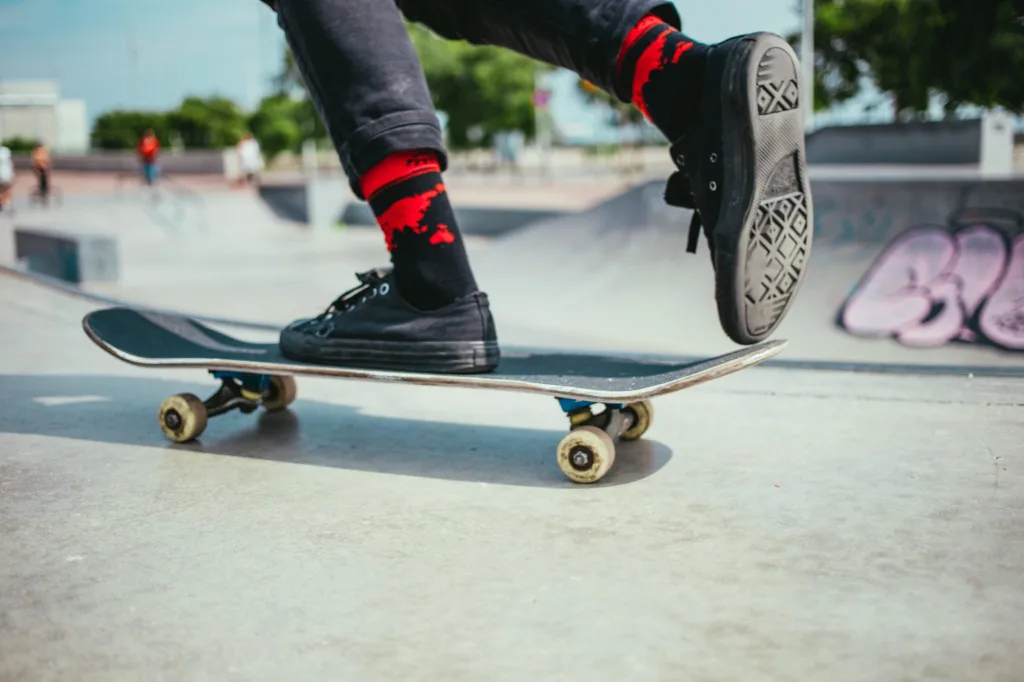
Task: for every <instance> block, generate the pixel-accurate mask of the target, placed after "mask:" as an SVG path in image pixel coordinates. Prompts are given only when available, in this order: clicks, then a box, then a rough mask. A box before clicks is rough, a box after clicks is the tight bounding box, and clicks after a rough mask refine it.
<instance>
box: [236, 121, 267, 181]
mask: <svg viewBox="0 0 1024 682" xmlns="http://www.w3.org/2000/svg"><path fill="white" fill-rule="evenodd" d="M237 151H238V164H239V168H240V169H241V184H243V185H245V184H248V185H252V184H255V183H256V181H257V180H258V179H259V176H260V171H262V170H263V154H262V153H261V152H260V143H259V142H257V141H256V138H254V137H253V136H252V133H251V132H248V131H246V133H245V135H243V136H242V139H241V140H239V141H238V146H237Z"/></svg>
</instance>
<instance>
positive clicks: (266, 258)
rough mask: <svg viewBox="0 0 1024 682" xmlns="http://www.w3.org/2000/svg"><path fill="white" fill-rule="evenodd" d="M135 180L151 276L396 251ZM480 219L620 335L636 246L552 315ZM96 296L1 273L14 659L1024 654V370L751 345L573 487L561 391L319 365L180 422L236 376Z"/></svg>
mask: <svg viewBox="0 0 1024 682" xmlns="http://www.w3.org/2000/svg"><path fill="white" fill-rule="evenodd" d="M122 209H123V211H124V212H123V213H121V214H118V215H119V216H120V218H121V219H123V220H122V221H121V222H119V223H118V226H117V228H116V229H117V230H119V232H118V234H120V235H122V236H123V238H122V239H121V244H122V247H123V250H122V253H123V254H124V255H125V261H124V270H123V272H124V280H123V281H122V282H121V283H120V284H119V285H117V286H114V287H109V288H108V291H107V293H110V294H116V295H120V296H125V297H129V298H131V299H132V300H135V301H140V302H148V303H152V304H157V305H168V304H170V305H171V307H176V308H179V309H188V310H197V309H202V311H203V312H207V313H208V314H215V315H219V316H221V317H234V318H242V319H266V320H278V319H281V318H282V317H283V318H288V317H289V316H291V315H292V314H296V315H299V314H308V313H309V312H310V307H311V306H312V307H313V308H319V307H320V306H322V305H326V304H327V303H328V302H329V301H330V298H331V297H332V296H333V295H336V293H337V292H338V290H339V285H340V284H344V285H348V283H349V282H351V272H352V271H353V270H352V269H353V268H354V267H356V266H357V265H361V266H363V267H367V266H369V265H372V264H375V263H377V262H379V256H380V243H379V241H378V240H379V234H378V233H375V232H374V231H372V230H369V231H360V230H350V231H348V232H345V233H343V234H339V235H327V236H323V235H321V236H315V235H308V234H307V235H301V234H297V233H294V232H288V231H286V228H284V227H283V226H280V225H277V224H275V223H273V222H260V221H259V220H258V219H257V218H258V216H257V215H256V213H252V214H244V213H238V212H239V211H243V210H251V211H255V209H252V208H251V207H250V208H249V209H245V208H244V206H242V205H241V204H238V205H235V204H231V203H230V202H228V201H227V200H225V203H223V204H217V203H216V202H214V203H210V204H207V212H206V216H207V217H208V218H210V220H209V224H210V225H212V229H210V230H208V231H206V232H203V231H202V230H200V229H198V227H197V229H195V230H194V231H193V230H192V229H191V227H187V228H186V227H182V225H184V223H182V224H180V225H179V228H181V229H180V230H178V231H177V232H168V233H166V234H163V233H160V232H159V231H152V232H145V231H142V228H141V227H140V232H139V233H137V234H135V235H134V236H131V235H132V233H131V232H130V229H131V225H132V224H133V221H135V220H136V218H138V219H139V220H141V219H142V217H144V215H143V214H142V213H139V214H136V213H133V211H136V210H137V208H135V207H133V205H132V204H130V203H129V204H125V205H124V206H123V207H122ZM77 210H79V211H80V214H79V215H82V216H85V217H89V216H90V215H92V214H90V213H89V211H90V210H91V209H88V207H86V206H81V207H79V209H77ZM96 210H97V211H99V209H96ZM99 215H100V214H99V213H96V214H95V216H94V217H97V218H98V217H99ZM228 215H240V216H243V217H244V216H250V217H248V218H245V219H240V220H237V221H226V220H225V219H224V217H225V216H228ZM147 225H149V224H147ZM151 228H152V225H149V228H147V229H151ZM229 247H232V248H235V249H236V251H235V252H234V253H236V254H237V255H236V258H235V259H234V260H230V261H227V262H223V269H222V270H214V269H212V268H211V267H210V266H211V263H213V262H214V259H215V258H216V257H217V254H226V253H228V249H229ZM470 247H471V249H472V251H473V253H474V255H475V256H476V255H479V262H480V263H481V264H482V268H481V270H482V273H483V274H482V275H481V278H485V282H487V283H488V286H489V287H490V285H491V284H493V288H494V289H495V290H496V291H497V292H498V295H497V300H498V301H499V302H500V303H501V304H502V305H503V306H504V310H508V311H509V313H508V315H507V319H508V322H507V323H506V324H504V326H503V327H501V331H502V335H503V339H504V340H506V341H507V342H508V343H528V344H539V345H543V344H549V345H551V344H556V345H566V346H569V345H573V346H585V345H586V344H587V343H588V342H589V343H591V344H595V345H596V344H598V343H599V342H601V343H603V342H604V341H609V342H611V341H617V342H619V343H620V344H622V343H625V338H624V337H623V334H624V332H623V331H621V330H619V331H616V332H614V333H609V334H607V335H606V336H605V337H601V336H600V334H598V335H597V336H596V337H595V335H594V334H595V332H594V330H598V332H600V330H602V329H604V328H605V327H612V326H613V325H610V324H605V323H604V322H602V321H601V320H602V319H605V318H602V317H601V315H602V314H604V315H605V316H606V317H607V315H608V313H607V311H608V310H613V311H614V310H616V309H617V307H621V306H622V305H623V304H624V303H625V302H626V300H627V299H628V297H629V296H633V297H636V296H639V295H640V294H642V293H643V292H644V291H645V288H644V287H645V285H646V283H647V282H648V281H649V280H645V279H643V276H642V271H641V269H639V268H637V269H635V270H633V271H632V272H633V275H634V276H633V277H632V280H631V278H630V277H627V276H625V275H621V276H619V277H618V278H617V279H616V280H615V281H617V282H618V283H619V284H620V285H621V286H624V284H623V283H624V282H629V281H632V282H633V286H634V288H633V289H631V290H627V291H625V292H624V293H622V294H621V295H622V296H623V298H620V299H614V300H609V299H608V298H607V296H605V297H602V298H601V299H599V300H597V301H595V302H594V303H593V304H592V306H591V308H589V309H585V308H583V307H582V306H583V305H584V301H585V300H586V297H585V296H584V295H583V294H582V293H580V292H576V293H574V294H573V296H574V298H573V300H574V301H576V302H577V304H578V306H579V307H578V313H577V315H578V317H575V318H571V322H570V321H568V320H567V322H566V323H565V324H562V325H557V324H552V323H551V320H550V319H549V318H543V317H542V318H540V321H539V322H538V321H536V320H535V321H534V322H533V324H532V325H531V318H530V316H529V315H526V314H525V313H524V310H525V309H523V308H519V307H515V305H514V304H513V300H514V299H513V297H512V295H511V294H512V292H513V289H512V284H511V283H512V282H513V281H514V279H513V276H512V274H511V272H506V270H502V269H500V268H498V266H497V265H490V266H489V265H487V264H488V263H492V264H493V263H494V262H495V261H498V260H500V255H501V254H500V252H499V251H498V249H497V248H496V247H493V246H492V245H491V244H489V243H486V242H473V244H471V245H470ZM488 253H490V254H492V256H493V257H488V256H487V255H486V254H488ZM211 254H212V255H211ZM189 263H191V266H190V267H189ZM183 268H184V271H186V272H188V273H189V278H187V279H182V278H181V276H180V273H181V272H182V271H183ZM332 268H336V270H337V274H336V278H335V275H334V271H333V270H332ZM174 273H178V275H177V277H175V276H174ZM287 273H292V274H291V275H290V278H289V276H288V275H287ZM602 291H603V292H604V293H605V294H608V292H609V291H611V289H610V288H609V287H606V288H605V289H603V290H602ZM705 293H706V292H705ZM696 298H698V299H699V297H696ZM537 300H538V299H537V298H530V299H529V300H528V301H527V302H528V303H529V301H534V302H536V301H537ZM534 305H536V303H534ZM95 307H96V304H94V303H91V302H89V301H85V300H81V299H77V298H75V297H72V296H68V295H65V294H61V293H58V292H55V291H53V290H51V289H47V288H44V287H40V286H38V285H36V284H33V283H31V282H29V281H25V280H22V279H18V278H14V277H10V276H0V311H2V314H0V339H3V350H4V352H3V353H0V396H2V398H0V405H2V409H0V681H2V682H8V681H11V682H13V681H15V680H17V681H18V682H22V681H27V682H33V681H36V680H62V681H63V680H85V681H91V680H97V681H99V680H102V681H103V682H111V681H115V680H140V679H145V680H174V681H181V680H190V681H191V680H217V681H220V680H225V679H244V680H280V679H301V680H320V679H323V680H337V679H359V680H395V679H403V680H479V679H488V680H578V679H587V680H622V679H629V680H730V681H731V680H773V681H774V680H800V681H801V682H802V681H804V680H809V679H821V680H837V681H846V680H851V681H854V680H857V681H859V680H865V681H867V680H870V681H872V682H875V681H878V680H894V681H895V680H901V681H902V680H957V681H959V680H966V679H970V680H972V681H974V680H985V681H989V680H991V681H996V680H999V681H1003V680H1005V681H1007V682H1010V681H1017V680H1020V679H1022V678H1024V649H1022V648H1021V642H1022V641H1024V531H1022V527H1024V526H1022V521H1024V476H1022V473H1021V472H1022V466H1024V463H1022V458H1024V447H1022V445H1021V443H1024V383H1022V382H1021V380H1019V379H1010V378H1000V377H988V376H974V377H971V376H966V375H962V376H957V375H955V374H950V375H934V376H923V375H914V374H904V375H889V374H872V373H854V372H832V371H822V370H818V371H806V370H794V369H782V368H767V367H759V368H754V369H751V370H749V371H745V372H740V373H738V374H735V375H732V376H729V377H726V378H723V379H721V380H718V381H713V382H711V383H708V384H704V385H701V386H699V387H695V388H694V389H693V390H688V391H682V392H680V393H677V394H673V395H670V396H666V397H663V398H661V399H659V400H657V401H656V407H657V417H656V422H655V424H654V426H653V428H652V429H651V431H650V432H649V433H648V436H647V438H646V439H645V440H643V441H641V442H637V443H632V444H628V445H623V446H621V447H620V451H619V453H620V454H619V458H618V462H617V464H616V468H615V469H614V470H613V471H612V473H611V474H610V475H609V476H608V477H607V478H606V479H605V480H604V481H603V482H602V483H600V484H598V485H595V486H578V485H573V484H571V483H569V482H568V481H566V480H565V479H564V477H563V476H562V474H561V473H560V472H559V470H558V468H557V466H556V464H555V461H554V447H555V444H556V443H557V442H558V440H559V438H560V437H561V435H562V434H563V433H564V431H565V429H566V423H565V419H564V417H563V416H562V415H561V413H560V411H559V410H558V409H557V406H556V405H555V404H554V401H549V400H547V399H544V398H539V397H536V396H530V395H521V394H514V393H497V392H481V391H472V390H465V389H446V388H433V387H412V386H399V385H389V384H385V383H381V384H377V383H365V382H345V381H337V380H328V379H309V380H302V381H300V385H299V391H300V398H299V400H298V401H297V402H296V403H295V404H294V405H293V406H292V408H291V409H290V410H289V411H287V412H284V413H281V414H277V415H269V414H261V413H258V414H255V415H249V416H246V415H241V414H238V413H232V414H229V415H225V416H222V417H217V418H214V419H213V420H212V421H211V423H210V426H209V428H208V429H207V431H206V433H205V434H204V436H203V438H202V440H201V442H198V443H193V444H187V445H173V444H171V443H169V442H168V441H166V440H165V439H164V437H163V435H162V434H161V432H160V430H159V427H158V426H157V420H156V410H157V406H158V405H159V403H160V401H161V400H162V399H163V398H165V397H166V396H168V395H170V394H173V393H178V392H184V391H190V392H195V393H198V394H205V393H207V392H211V391H212V389H213V388H214V383H213V382H212V380H210V379H209V378H208V377H207V376H206V375H205V374H204V373H202V372H194V371H187V370H146V369H141V368H136V367H132V366H128V365H125V364H122V363H120V362H118V361H116V360H115V359H113V358H112V357H110V356H108V355H107V354H105V353H104V352H102V351H101V350H100V349H98V348H96V347H95V346H94V345H93V344H92V343H91V342H90V341H89V340H88V339H87V338H86V337H85V335H84V334H83V333H82V331H81V327H80V320H81V317H82V316H83V315H84V314H85V313H86V312H88V311H89V310H91V309H93V308H95ZM602 311H604V312H602ZM637 314H639V313H637ZM666 316H667V315H666ZM630 319H631V324H636V323H635V322H633V321H632V320H633V318H630ZM636 319H639V318H636ZM583 321H588V324H589V327H583V328H580V326H579V325H580V324H582V322H583ZM655 324H657V323H655ZM228 331H232V332H234V333H238V334H239V335H242V336H249V337H253V338H256V337H257V336H258V335H259V334H258V332H254V331H251V330H245V331H238V330H228ZM642 335H643V330H642V329H640V328H637V327H635V326H634V333H633V336H632V339H633V346H634V349H636V350H645V348H636V346H643V345H644V344H645V343H646V341H645V340H643V337H642ZM684 341H686V339H680V340H679V342H680V343H679V345H684V343H683V342H684ZM656 343H660V344H662V346H661V347H655V344H656ZM701 343H705V341H704V340H702V341H701ZM708 343H709V344H710V341H708ZM667 345H668V342H667V341H666V339H665V338H661V339H660V340H657V339H655V341H653V342H652V343H651V344H650V345H649V347H648V348H646V349H647V350H665V347H666V346H667ZM619 347H622V346H621V345H620V346H619ZM714 349H715V350H722V351H724V350H728V348H720V344H719V345H715V346H714ZM677 350H678V351H679V352H686V351H687V348H678V349H677Z"/></svg>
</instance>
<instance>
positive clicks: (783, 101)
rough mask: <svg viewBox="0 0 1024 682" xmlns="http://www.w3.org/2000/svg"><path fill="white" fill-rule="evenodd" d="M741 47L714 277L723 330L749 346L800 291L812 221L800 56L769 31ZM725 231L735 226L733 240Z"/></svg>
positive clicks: (728, 77) (726, 103)
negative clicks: (737, 229) (747, 198)
mask: <svg viewBox="0 0 1024 682" xmlns="http://www.w3.org/2000/svg"><path fill="white" fill-rule="evenodd" d="M741 44H742V45H743V47H742V48H740V49H734V50H733V51H732V53H731V54H730V55H729V57H728V58H727V60H726V65H725V71H724V75H723V87H722V116H723V125H722V136H723V137H722V143H723V153H724V155H725V158H726V159H728V160H729V163H728V165H727V166H726V169H727V172H726V175H725V177H724V179H723V180H724V181H723V184H724V188H723V189H724V190H725V191H726V192H727V195H726V196H725V197H723V200H722V209H721V213H720V215H719V218H718V221H717V227H716V230H715V251H716V253H715V260H716V264H715V265H716V268H715V271H716V291H717V292H718V296H717V301H718V313H719V317H720V319H721V321H722V326H723V329H724V330H725V332H726V333H727V334H728V335H729V337H730V338H732V339H733V340H734V341H736V342H737V343H741V344H753V343H758V342H760V341H763V340H764V339H765V338H766V337H768V336H769V335H771V334H772V332H774V331H775V329H776V328H777V327H778V326H779V323H781V322H782V319H783V317H785V315H786V312H787V311H788V310H789V307H790V306H791V304H792V303H793V300H794V298H795V296H796V293H797V291H798V290H799V289H800V285H801V284H802V281H803V278H804V274H805V273H806V269H807V262H808V259H809V258H810V253H811V242H812V238H813V225H814V220H813V213H812V212H813V208H812V201H811V190H810V183H809V180H808V177H807V162H806V153H805V149H804V126H803V116H804V113H803V108H802V107H803V97H804V89H803V87H802V84H801V81H800V70H799V68H798V66H797V65H798V60H797V57H796V54H795V53H794V52H793V49H792V48H791V47H790V46H789V44H788V43H787V42H786V41H785V40H783V39H782V38H780V37H779V36H776V35H772V34H767V33H759V34H753V35H751V36H746V37H745V38H744V40H742V41H741ZM744 195H748V196H749V201H744V200H743V198H744ZM729 225H738V226H741V227H740V228H739V231H738V232H735V231H734V232H733V233H731V234H730V233H729V232H728V227H727V226H729Z"/></svg>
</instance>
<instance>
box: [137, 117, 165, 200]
mask: <svg viewBox="0 0 1024 682" xmlns="http://www.w3.org/2000/svg"><path fill="white" fill-rule="evenodd" d="M135 149H136V151H137V152H138V154H139V162H140V163H141V164H142V181H143V182H145V183H146V184H147V185H149V186H153V185H154V184H156V180H157V176H158V174H159V168H158V167H157V162H158V160H159V156H160V139H159V138H158V137H157V136H156V133H155V132H153V129H152V128H150V129H149V130H147V131H146V132H144V133H143V134H142V137H141V138H140V139H139V144H138V145H136V148H135Z"/></svg>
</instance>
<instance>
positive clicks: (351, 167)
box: [264, 0, 680, 198]
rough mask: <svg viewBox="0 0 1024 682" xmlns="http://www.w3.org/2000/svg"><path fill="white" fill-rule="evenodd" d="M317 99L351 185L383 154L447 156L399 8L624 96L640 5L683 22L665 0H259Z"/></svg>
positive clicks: (438, 28)
mask: <svg viewBox="0 0 1024 682" xmlns="http://www.w3.org/2000/svg"><path fill="white" fill-rule="evenodd" d="M264 1H265V2H268V4H271V5H272V6H273V5H276V10H277V14H278V24H279V25H280V26H281V28H282V29H283V30H284V32H285V36H286V38H287V40H288V43H289V45H290V46H291V49H292V52H293V54H294V55H295V62H296V64H297V66H298V67H299V71H300V72H301V73H302V76H303V79H304V80H305V81H306V85H307V87H308V89H309V91H310V95H311V97H312V98H313V102H314V103H315V104H316V106H317V109H318V111H319V112H320V116H321V117H322V118H323V120H324V124H325V125H326V127H327V130H328V131H329V132H330V134H331V139H332V140H333V141H334V146H335V148H336V149H337V150H338V155H339V156H340V158H341V163H342V166H343V167H344V169H345V173H346V174H347V176H348V178H349V184H350V185H351V187H352V190H353V191H354V192H355V193H356V195H357V196H359V197H360V198H363V197H362V192H361V190H360V189H359V177H360V176H361V175H362V174H363V173H365V172H366V171H367V170H369V169H370V168H372V167H373V166H375V165H376V164H377V163H379V162H380V161H381V160H383V159H384V158H385V157H386V156H388V155H389V154H391V153H393V152H395V151H400V150H409V149H432V150H434V151H436V152H437V154H438V156H439V158H440V161H441V168H442V170H443V169H444V168H446V167H447V163H448V158H447V154H446V152H445V149H444V144H443V138H442V135H441V126H440V123H439V122H438V119H437V115H436V113H435V112H434V106H433V103H432V101H431V98H430V92H429V90H428V89H427V83H426V79H425V78H424V76H423V70H422V68H421V66H420V63H419V60H418V58H417V56H416V52H415V50H414V49H413V46H412V42H411V41H410V39H409V34H408V32H407V30H406V27H405V24H404V23H403V21H402V16H403V15H405V17H406V18H407V19H409V20H410V21H414V22H418V23H422V24H424V25H426V26H427V27H429V28H430V29H432V30H433V31H434V32H436V33H437V34H439V35H441V36H443V37H445V38H450V39H462V40H465V41H467V42H470V43H474V44H477V45H497V46H501V47H506V48H509V49H512V50H514V51H516V52H519V53H521V54H524V55H527V56H529V57H533V58H534V59H537V60H539V61H542V62H546V63H548V64H552V65H555V66H561V67H564V68H567V69H570V70H572V71H575V72H576V73H577V74H579V75H580V76H581V77H583V78H585V79H587V80H589V81H590V82H591V83H594V84H595V85H597V86H599V87H601V88H603V89H604V90H606V91H607V92H609V93H612V94H614V95H615V96H617V97H618V98H619V99H621V100H622V101H629V93H624V92H621V91H619V89H618V88H617V87H616V84H615V62H616V58H617V56H618V52H619V48H620V46H621V45H622V41H623V40H624V39H625V37H626V33H627V32H628V31H629V29H630V28H632V27H633V26H634V25H635V24H636V23H637V22H638V21H639V20H640V19H641V18H642V17H643V16H644V15H645V14H648V13H654V14H657V15H659V16H660V17H662V18H663V19H665V20H666V21H668V22H669V23H670V24H672V25H674V26H676V27H677V28H678V27H679V26H680V21H679V16H678V13H677V12H676V9H675V6H674V5H672V4H671V3H670V2H666V0H276V2H273V0H264Z"/></svg>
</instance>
